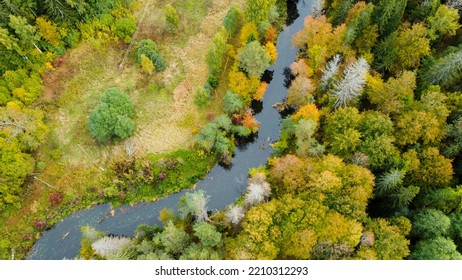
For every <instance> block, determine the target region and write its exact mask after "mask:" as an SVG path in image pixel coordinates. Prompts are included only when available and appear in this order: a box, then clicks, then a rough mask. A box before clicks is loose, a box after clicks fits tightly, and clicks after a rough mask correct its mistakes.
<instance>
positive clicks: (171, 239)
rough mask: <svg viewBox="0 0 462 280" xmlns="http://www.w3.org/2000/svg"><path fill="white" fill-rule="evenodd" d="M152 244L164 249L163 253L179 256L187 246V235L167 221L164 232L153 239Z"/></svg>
mask: <svg viewBox="0 0 462 280" xmlns="http://www.w3.org/2000/svg"><path fill="white" fill-rule="evenodd" d="M153 241H154V244H155V245H156V246H160V247H162V248H164V250H165V252H167V253H171V254H179V253H181V252H182V251H183V250H184V248H185V247H186V246H187V245H188V244H189V242H190V240H189V235H188V234H187V233H186V231H184V230H183V229H182V228H179V227H177V226H175V225H174V224H173V222H172V221H168V222H167V224H166V226H165V228H164V230H163V231H162V232H161V233H158V234H157V235H156V236H155V237H154V240H153Z"/></svg>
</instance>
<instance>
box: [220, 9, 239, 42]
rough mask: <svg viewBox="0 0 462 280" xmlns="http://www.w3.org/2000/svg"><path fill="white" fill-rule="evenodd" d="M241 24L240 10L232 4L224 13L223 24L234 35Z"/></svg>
mask: <svg viewBox="0 0 462 280" xmlns="http://www.w3.org/2000/svg"><path fill="white" fill-rule="evenodd" d="M240 24H241V12H240V11H239V9H238V8H237V7H235V6H232V7H231V8H229V10H228V12H227V13H226V15H225V18H224V19H223V26H224V27H225V28H226V31H228V33H229V34H230V35H231V36H234V35H236V34H237V31H238V30H239V26H240Z"/></svg>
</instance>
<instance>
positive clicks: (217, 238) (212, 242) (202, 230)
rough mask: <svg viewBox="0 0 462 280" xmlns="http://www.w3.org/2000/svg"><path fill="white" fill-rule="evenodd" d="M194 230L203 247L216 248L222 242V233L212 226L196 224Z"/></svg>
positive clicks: (201, 223) (204, 223) (203, 223)
mask: <svg viewBox="0 0 462 280" xmlns="http://www.w3.org/2000/svg"><path fill="white" fill-rule="evenodd" d="M193 230H194V235H195V236H196V237H197V238H199V240H200V242H201V244H202V245H203V246H216V245H218V243H220V242H221V233H220V232H218V231H217V229H216V227H215V226H214V225H212V224H209V223H207V222H199V223H196V224H194V226H193Z"/></svg>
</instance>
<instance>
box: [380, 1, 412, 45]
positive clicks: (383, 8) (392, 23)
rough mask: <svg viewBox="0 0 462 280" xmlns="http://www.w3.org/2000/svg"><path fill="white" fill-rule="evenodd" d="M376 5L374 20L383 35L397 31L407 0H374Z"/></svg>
mask: <svg viewBox="0 0 462 280" xmlns="http://www.w3.org/2000/svg"><path fill="white" fill-rule="evenodd" d="M373 3H374V4H375V5H376V7H375V9H374V14H373V21H374V22H375V23H377V24H378V26H379V32H380V35H382V36H387V35H389V34H391V33H392V32H393V31H395V30H396V29H397V28H398V26H399V25H400V23H401V18H402V17H403V14H404V10H405V9H406V5H407V0H382V1H379V0H374V1H373Z"/></svg>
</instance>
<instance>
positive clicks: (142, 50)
mask: <svg viewBox="0 0 462 280" xmlns="http://www.w3.org/2000/svg"><path fill="white" fill-rule="evenodd" d="M143 55H144V56H146V57H147V58H149V59H150V60H151V61H152V63H153V64H154V67H155V70H156V71H158V72H160V71H164V70H165V68H166V63H165V60H164V58H163V56H162V55H161V54H160V52H159V49H158V48H157V45H156V43H154V42H153V41H152V40H150V39H143V40H141V41H140V43H139V44H138V47H137V48H136V51H135V61H136V62H137V63H140V64H141V63H142V57H143Z"/></svg>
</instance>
